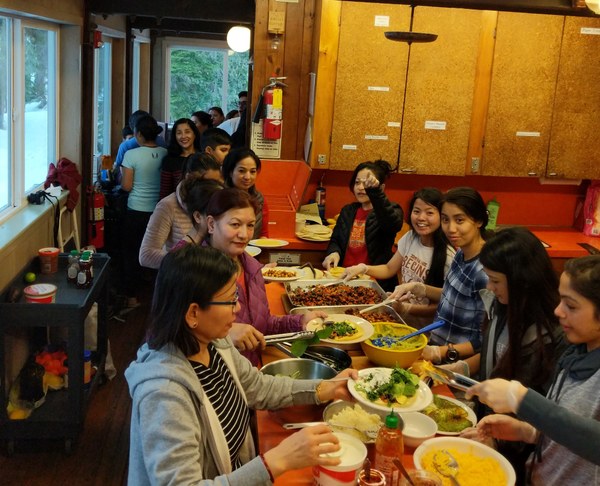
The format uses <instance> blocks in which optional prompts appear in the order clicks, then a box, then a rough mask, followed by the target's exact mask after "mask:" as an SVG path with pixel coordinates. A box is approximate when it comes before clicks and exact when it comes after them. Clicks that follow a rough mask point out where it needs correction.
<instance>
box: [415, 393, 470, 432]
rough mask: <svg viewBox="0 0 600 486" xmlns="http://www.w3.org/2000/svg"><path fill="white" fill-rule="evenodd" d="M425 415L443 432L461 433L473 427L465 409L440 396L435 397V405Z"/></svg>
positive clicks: (424, 411) (427, 409)
mask: <svg viewBox="0 0 600 486" xmlns="http://www.w3.org/2000/svg"><path fill="white" fill-rule="evenodd" d="M423 413H424V414H425V415H427V416H428V417H431V418H432V419H433V420H434V421H435V422H436V423H437V424H438V429H439V430H440V431H442V432H461V431H463V430H464V429H466V428H467V427H472V426H473V423H472V422H471V420H469V419H468V415H467V412H466V410H465V409H464V408H462V407H460V406H458V405H455V404H454V403H452V402H451V401H449V400H445V399H444V398H442V397H440V396H438V395H434V396H433V403H432V404H431V405H429V406H428V407H427V408H425V409H424V410H423Z"/></svg>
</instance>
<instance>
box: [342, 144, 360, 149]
mask: <svg viewBox="0 0 600 486" xmlns="http://www.w3.org/2000/svg"><path fill="white" fill-rule="evenodd" d="M357 148H358V147H357V146H356V145H345V144H344V145H342V150H356V149H357Z"/></svg>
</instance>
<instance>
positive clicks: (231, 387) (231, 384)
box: [190, 344, 250, 469]
mask: <svg viewBox="0 0 600 486" xmlns="http://www.w3.org/2000/svg"><path fill="white" fill-rule="evenodd" d="M208 353H209V356H210V365H209V366H208V367H206V366H204V365H203V364H202V363H198V362H195V361H190V363H191V365H192V367H193V368H194V371H195V372H196V375H197V376H198V379H199V380H200V385H201V386H202V389H203V390H204V393H206V397H207V398H208V400H209V401H210V403H211V405H212V406H213V408H214V409H215V412H216V413H217V417H218V418H219V422H220V423H221V428H222V429H223V433H224V434H225V439H226V440H227V445H228V446H229V457H230V459H231V467H232V469H237V468H238V467H240V466H241V465H242V464H241V462H240V459H239V451H240V448H241V446H242V444H243V443H244V439H245V438H246V433H247V431H248V426H249V424H250V411H249V410H248V407H247V406H246V403H245V402H244V399H243V398H242V395H241V394H240V391H239V390H238V387H237V385H236V384H235V381H234V379H233V376H231V372H230V371H229V368H227V365H226V364H225V361H224V360H223V358H222V357H221V355H220V354H219V353H218V352H217V350H216V349H215V347H214V346H213V345H212V344H209V345H208Z"/></svg>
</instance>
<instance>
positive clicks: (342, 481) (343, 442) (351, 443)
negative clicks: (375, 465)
mask: <svg viewBox="0 0 600 486" xmlns="http://www.w3.org/2000/svg"><path fill="white" fill-rule="evenodd" d="M335 435H336V437H337V438H338V439H339V441H340V450H339V451H338V452H336V453H332V454H328V455H329V456H336V457H339V458H340V459H341V461H342V462H341V463H340V464H339V465H338V466H314V467H313V478H314V484H315V485H317V486H352V485H355V484H356V481H357V478H358V473H359V471H360V470H361V469H362V466H363V463H364V462H365V459H366V457H367V447H366V446H365V445H364V444H363V443H362V442H361V441H360V440H358V439H357V438H355V437H352V436H351V435H348V434H342V433H339V432H335Z"/></svg>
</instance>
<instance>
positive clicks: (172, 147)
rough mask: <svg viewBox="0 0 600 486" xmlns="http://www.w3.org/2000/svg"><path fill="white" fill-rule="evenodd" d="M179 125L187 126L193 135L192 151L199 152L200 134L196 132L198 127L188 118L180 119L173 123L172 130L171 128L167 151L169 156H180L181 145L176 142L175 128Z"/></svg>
mask: <svg viewBox="0 0 600 486" xmlns="http://www.w3.org/2000/svg"><path fill="white" fill-rule="evenodd" d="M179 125H187V126H188V127H189V128H190V130H191V131H192V132H193V133H194V143H193V144H194V149H195V151H196V152H199V151H200V132H199V131H198V127H196V124H195V123H194V122H193V121H192V120H190V119H189V118H180V119H179V120H177V121H176V122H175V123H173V128H171V138H169V146H168V147H167V150H168V151H169V154H171V155H181V152H183V149H182V148H181V145H179V143H178V142H177V127H179Z"/></svg>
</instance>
